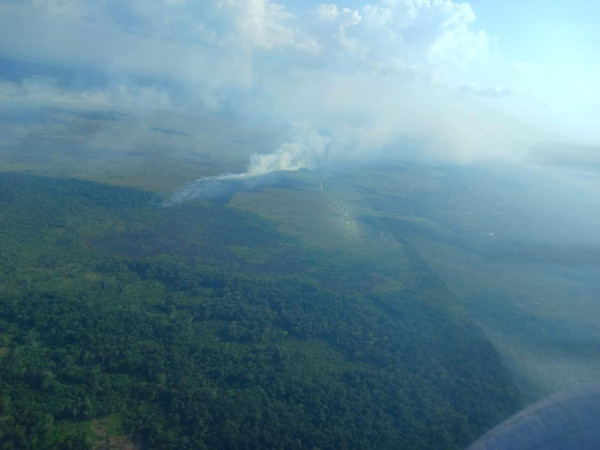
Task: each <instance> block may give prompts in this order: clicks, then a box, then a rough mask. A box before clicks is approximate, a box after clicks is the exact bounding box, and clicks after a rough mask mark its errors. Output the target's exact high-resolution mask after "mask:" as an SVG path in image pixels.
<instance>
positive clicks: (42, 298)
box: [0, 173, 521, 450]
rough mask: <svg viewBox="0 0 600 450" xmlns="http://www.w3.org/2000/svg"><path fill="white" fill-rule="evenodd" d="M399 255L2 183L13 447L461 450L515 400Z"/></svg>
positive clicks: (425, 268) (39, 183)
mask: <svg viewBox="0 0 600 450" xmlns="http://www.w3.org/2000/svg"><path fill="white" fill-rule="evenodd" d="M398 235H399V238H400V240H401V235H400V233H398ZM401 243H402V251H403V252H404V253H405V255H406V257H407V260H408V261H410V264H408V265H407V266H406V267H383V268H382V267H380V266H379V265H378V263H377V262H376V261H372V260H370V259H369V258H367V257H365V258H357V257H356V255H350V254H348V253H346V252H345V251H344V249H336V250H323V249H320V248H312V247H309V246H307V245H305V244H304V243H303V242H302V241H301V240H300V239H298V238H294V237H291V236H288V235H285V234H282V233H281V232H279V231H278V230H277V228H276V226H275V225H274V224H272V223H269V222H267V221H265V220H263V219H261V218H259V217H258V216H255V215H252V214H250V213H246V212H243V211H240V210H236V209H234V208H232V207H228V206H227V205H223V204H212V203H210V202H207V201H201V200H198V201H191V202H187V203H183V204H180V205H175V206H170V207H165V206H163V202H162V199H161V198H160V197H159V196H157V195H155V194H150V193H147V192H143V191H140V190H136V189H132V188H124V187H113V186H107V185H102V184H97V183H93V182H89V181H81V180H75V179H58V178H46V177H40V176H33V175H28V174H24V173H1V174H0V448H2V449H49V450H50V449H104V448H106V449H108V448H134V449H209V448H220V449H259V448H270V449H315V450H316V449H323V450H324V449H399V448H410V449H431V448H433V449H436V448H437V449H460V448H463V447H465V446H466V445H468V444H469V443H470V442H471V441H472V440H474V439H475V438H477V437H478V436H479V435H481V434H482V433H484V432H485V431H487V430H488V429H489V428H490V427H491V426H493V425H495V424H496V423H498V422H499V421H501V420H503V419H504V418H506V417H508V416H509V415H511V414H512V413H513V412H515V411H516V410H518V409H519V407H520V404H521V401H520V398H519V395H518V392H517V390H516V388H515V386H514V384H513V381H512V380H511V378H510V376H509V374H508V372H507V370H506V369H505V368H504V367H503V365H502V363H501V360H500V357H499V355H498V354H497V352H496V351H495V349H494V347H493V346H492V345H491V344H490V343H489V341H487V340H486V338H485V336H484V335H483V333H482V332H481V331H480V330H479V328H478V327H477V326H476V325H475V324H474V323H473V322H472V320H471V319H470V318H469V316H468V314H466V313H465V311H464V310H463V309H462V308H461V306H460V302H457V301H455V299H453V298H452V294H451V292H450V290H449V289H447V288H446V286H445V285H444V283H443V281H442V280H440V279H439V277H438V276H437V275H436V273H435V271H433V270H432V269H431V267H429V265H428V264H427V263H426V262H425V261H424V260H423V259H422V258H421V257H420V255H419V254H418V252H417V251H415V249H414V248H412V247H411V246H410V244H409V243H408V242H401ZM386 280H387V281H386ZM390 280H391V281H390ZM392 281H394V282H392Z"/></svg>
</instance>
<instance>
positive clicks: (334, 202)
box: [320, 175, 354, 221]
mask: <svg viewBox="0 0 600 450" xmlns="http://www.w3.org/2000/svg"><path fill="white" fill-rule="evenodd" d="M328 178H331V176H330V175H327V176H326V177H325V178H323V179H322V180H321V183H320V184H321V192H322V193H323V195H324V196H325V197H327V198H328V199H329V200H330V201H331V202H332V203H333V204H334V205H335V206H337V207H338V208H339V209H340V211H342V213H344V215H345V216H346V217H347V218H348V219H350V220H352V221H354V219H353V218H352V216H350V214H348V213H347V212H346V210H345V209H344V208H342V207H341V206H340V205H339V204H338V202H336V201H335V200H334V199H332V198H331V197H330V196H329V195H327V193H326V192H325V191H324V190H323V182H324V181H325V180H327V179H328Z"/></svg>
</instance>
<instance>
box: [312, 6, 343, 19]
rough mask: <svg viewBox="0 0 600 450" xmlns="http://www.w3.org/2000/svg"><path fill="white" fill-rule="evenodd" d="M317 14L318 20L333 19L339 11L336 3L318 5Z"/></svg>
mask: <svg viewBox="0 0 600 450" xmlns="http://www.w3.org/2000/svg"><path fill="white" fill-rule="evenodd" d="M317 14H318V16H319V19H320V20H335V19H336V18H337V16H338V15H339V11H338V7H337V6H336V5H319V7H318V8H317Z"/></svg>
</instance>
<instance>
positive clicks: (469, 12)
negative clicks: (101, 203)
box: [0, 0, 600, 164]
mask: <svg viewBox="0 0 600 450" xmlns="http://www.w3.org/2000/svg"><path fill="white" fill-rule="evenodd" d="M598 13H600V6H599V5H598V4H597V3H596V2H589V1H582V0H575V1H564V0H560V1H541V0H530V1H513V0H507V1H489V0H471V1H470V2H456V1H452V0H379V1H376V0H370V1H369V0H349V1H336V2H332V3H326V2H318V1H313V0H309V1H300V0H287V1H286V0H280V1H276V0H273V1H272V0H203V1H194V0H144V1H142V0H130V1H115V0H104V1H91V0H33V1H32V2H31V3H28V2H25V1H14V0H8V1H7V0H4V1H2V0H0V56H1V57H3V58H4V59H3V60H2V61H3V64H4V65H5V67H4V70H3V69H2V67H0V79H3V81H2V83H1V84H0V96H1V98H2V100H3V101H4V102H13V103H20V102H21V103H27V102H29V103H31V102H37V103H56V102H58V103H63V104H69V105H72V106H74V105H81V104H93V105H96V106H97V107H106V108H119V107H125V106H127V107H139V108H140V109H146V110H148V109H169V108H171V109H186V110H192V111H193V110H194V109H202V110H209V111H214V112H215V113H217V112H220V111H221V112H222V111H223V110H232V109H234V110H236V112H238V113H239V114H240V115H242V116H243V115H244V114H246V115H248V116H261V117H263V118H264V119H265V120H269V119H270V118H272V119H273V120H276V121H278V122H281V123H286V124H288V126H289V127H291V128H292V129H294V130H295V132H294V133H293V134H294V136H293V137H292V138H291V140H290V142H288V143H287V146H286V143H283V144H282V147H281V148H285V149H287V150H284V151H282V150H281V149H274V154H275V155H277V152H283V153H285V152H288V153H289V152H290V151H293V152H296V153H298V155H296V158H297V159H298V160H300V161H310V160H319V159H323V158H325V159H327V158H335V157H342V156H343V157H344V158H346V157H364V155H377V154H383V153H385V152H387V151H389V148H391V147H393V146H394V145H399V144H398V143H399V142H406V139H409V140H412V141H414V142H418V143H419V145H420V146H421V147H422V148H423V153H424V155H427V156H432V157H435V158H440V159H449V160H453V161H459V162H469V161H478V160H485V161H499V160H501V161H519V160H526V159H527V158H528V155H529V154H530V152H531V151H532V149H535V151H536V152H538V153H539V152H540V151H541V150H540V149H543V147H544V145H545V144H546V143H550V144H552V148H553V152H555V151H556V148H557V147H556V145H555V144H556V143H560V145H562V146H563V147H564V148H565V149H567V150H565V151H569V152H571V153H573V155H574V157H575V158H576V157H577V148H581V147H582V146H583V147H585V148H586V149H587V150H586V155H589V154H590V151H589V148H597V147H598V148H600V119H599V118H600V88H599V86H598V82H597V73H599V71H600V52H599V48H600V32H599V31H598V27H597V26H596V22H597V17H598ZM14 59H19V60H27V61H33V62H43V63H45V64H50V65H54V66H56V65H59V66H61V67H63V69H64V70H72V71H73V73H75V74H76V76H72V77H71V79H78V80H79V81H78V83H71V84H69V83H65V82H64V80H61V79H60V78H61V76H64V72H61V71H58V72H57V71H56V70H50V69H48V71H47V72H46V73H44V71H43V69H40V70H41V71H40V70H37V71H35V73H31V74H29V75H30V76H27V75H28V74H23V76H22V77H21V78H20V79H18V80H15V79H14V77H13V78H10V77H8V76H7V74H8V73H9V72H10V70H9V67H8V65H9V63H8V62H7V61H11V60H13V61H14ZM83 69H85V70H83ZM100 72H103V73H105V74H106V75H105V78H104V79H105V80H106V82H104V83H103V85H101V86H100V85H98V84H96V85H94V84H93V83H91V82H88V81H89V80H88V79H87V78H88V77H89V76H90V74H92V73H100ZM57 73H63V75H57ZM100 78H102V77H100ZM91 79H97V78H94V77H91ZM149 80H150V81H149ZM152 80H160V82H158V81H155V82H152ZM313 147H314V148H313ZM569 149H571V150H569ZM283 153H282V155H283ZM288 153H286V154H285V155H284V156H285V158H287V160H289V159H290V155H289V154H288ZM300 154H301V156H300ZM307 155H308V157H307ZM292 156H294V155H292ZM599 158H600V157H599ZM275 159H276V158H275ZM292 159H293V158H292ZM537 159H539V155H537ZM269 160H273V158H270V159H269ZM274 164H278V163H277V161H275V162H274Z"/></svg>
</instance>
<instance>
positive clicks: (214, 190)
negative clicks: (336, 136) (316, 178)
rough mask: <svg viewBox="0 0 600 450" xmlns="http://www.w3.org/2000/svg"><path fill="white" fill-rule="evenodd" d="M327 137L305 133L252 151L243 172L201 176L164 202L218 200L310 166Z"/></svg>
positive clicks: (323, 152)
mask: <svg viewBox="0 0 600 450" xmlns="http://www.w3.org/2000/svg"><path fill="white" fill-rule="evenodd" d="M330 142H331V139H330V138H329V137H326V136H323V135H322V134H319V133H305V134H304V135H301V136H299V137H297V138H296V139H294V140H292V141H290V142H286V143H285V144H283V145H281V147H279V148H278V149H277V150H276V151H275V152H274V153H255V154H253V155H252V156H251V157H250V164H249V165H248V169H247V170H246V172H243V173H228V174H223V175H218V176H215V177H203V178H200V179H199V180H196V181H195V182H193V183H191V184H190V185H189V186H187V187H186V188H184V189H181V190H179V191H177V192H176V193H175V194H174V195H173V197H172V198H171V199H170V200H169V201H168V202H166V203H165V205H167V206H168V205H173V204H177V203H181V202H184V201H186V200H191V199H194V198H208V199H219V198H222V197H223V196H227V195H228V194H230V193H231V192H232V191H237V190H242V189H245V188H256V187H259V186H261V179H263V178H264V179H265V180H264V182H265V183H267V184H268V182H269V181H270V180H268V179H266V178H268V177H267V175H269V174H274V173H275V172H282V171H296V170H300V169H313V168H315V167H317V166H318V165H320V164H321V163H322V162H323V161H324V158H325V157H326V155H327V153H328V152H327V147H328V146H329V144H330Z"/></svg>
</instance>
